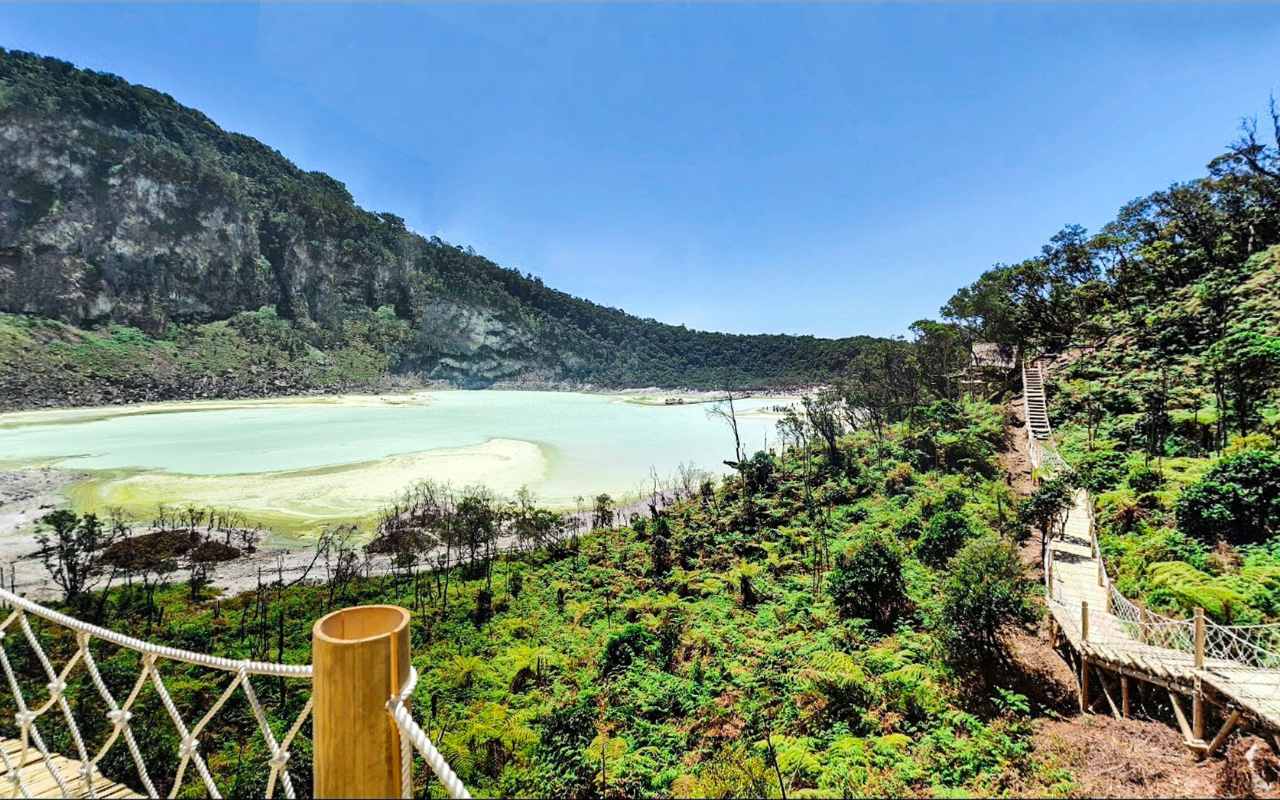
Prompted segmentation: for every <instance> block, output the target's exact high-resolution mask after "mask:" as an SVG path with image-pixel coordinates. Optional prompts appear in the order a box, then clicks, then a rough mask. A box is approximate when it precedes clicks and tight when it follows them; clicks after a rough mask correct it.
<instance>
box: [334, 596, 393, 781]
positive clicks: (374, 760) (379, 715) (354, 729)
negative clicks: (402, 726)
mask: <svg viewBox="0 0 1280 800" xmlns="http://www.w3.org/2000/svg"><path fill="white" fill-rule="evenodd" d="M311 657H312V663H313V665H314V666H313V669H314V673H313V677H312V683H313V688H312V699H313V701H314V704H315V706H314V709H313V711H312V726H313V749H314V760H315V764H314V792H315V796H316V797H399V796H400V779H401V774H400V731H399V729H398V728H397V727H396V724H395V721H394V720H393V719H392V718H391V714H390V712H389V711H388V710H387V701H388V700H390V699H391V697H392V695H394V694H399V693H400V691H401V690H402V688H403V687H404V685H405V683H406V682H407V681H408V680H409V666H410V664H409V658H410V653H409V612H408V611H407V610H405V609H403V608H400V607H399V606H358V607H356V608H344V609H342V610H340V611H335V612H333V613H332V614H328V615H326V616H324V617H322V618H320V619H319V620H317V621H316V624H315V626H314V627H313V628H312V631H311Z"/></svg>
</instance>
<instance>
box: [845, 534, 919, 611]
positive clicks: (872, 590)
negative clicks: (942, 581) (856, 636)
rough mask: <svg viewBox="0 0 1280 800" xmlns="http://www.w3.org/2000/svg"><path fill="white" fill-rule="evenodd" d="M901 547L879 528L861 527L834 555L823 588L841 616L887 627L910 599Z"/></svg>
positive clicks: (905, 608) (906, 605)
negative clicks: (833, 564)
mask: <svg viewBox="0 0 1280 800" xmlns="http://www.w3.org/2000/svg"><path fill="white" fill-rule="evenodd" d="M902 560H903V554H902V548H901V546H900V545H899V544H898V541H897V540H896V539H894V538H893V537H891V536H890V535H889V534H887V533H884V532H883V531H878V530H873V529H865V530H863V531H862V532H860V533H859V534H858V535H857V537H856V538H855V539H854V541H853V542H852V543H851V544H850V545H849V546H848V547H846V548H845V549H844V550H843V551H842V552H841V553H840V554H839V555H838V556H837V557H836V564H835V568H834V569H832V570H831V573H830V574H829V575H828V576H827V591H828V592H830V594H831V597H832V599H833V600H835V603H836V608H837V609H839V611H840V614H841V615H842V616H845V617H860V618H862V619H867V620H870V621H871V624H873V625H874V626H876V628H878V629H880V630H882V631H887V630H890V629H891V628H892V627H893V625H894V623H895V622H896V621H897V619H898V617H899V616H901V615H902V613H903V612H905V611H906V610H907V609H908V608H909V606H910V602H909V600H908V599H907V588H906V582H905V581H904V580H903V577H902Z"/></svg>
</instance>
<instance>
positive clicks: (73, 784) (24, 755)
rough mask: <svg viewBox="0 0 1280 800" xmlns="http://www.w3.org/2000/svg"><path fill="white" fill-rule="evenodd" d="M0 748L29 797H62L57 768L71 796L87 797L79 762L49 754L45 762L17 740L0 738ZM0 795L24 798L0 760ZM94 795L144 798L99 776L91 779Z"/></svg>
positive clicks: (111, 797) (113, 798) (87, 792)
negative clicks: (47, 761)
mask: <svg viewBox="0 0 1280 800" xmlns="http://www.w3.org/2000/svg"><path fill="white" fill-rule="evenodd" d="M0 750H3V751H4V754H5V756H6V757H8V759H9V762H10V763H11V764H13V765H14V766H15V767H16V768H17V770H18V774H19V775H20V776H21V778H22V785H23V787H24V788H25V790H26V793H27V794H28V795H29V796H31V797H63V796H64V795H63V793H62V789H60V788H59V787H58V782H57V781H56V780H54V777H53V773H52V772H51V771H50V770H51V769H56V770H57V771H58V773H59V775H61V777H62V781H63V783H64V784H66V786H67V789H68V790H69V791H70V795H67V796H70V797H88V796H89V787H88V786H86V785H85V781H84V776H83V775H81V774H80V762H79V761H76V760H73V759H70V758H66V757H64V756H61V755H58V754H56V753H54V754H50V759H49V763H48V764H46V763H45V761H44V757H43V756H42V755H40V751H39V750H37V749H36V748H35V747H33V746H29V747H28V748H27V749H26V751H25V752H23V749H22V743H21V742H20V741H18V740H16V739H0ZM0 794H2V795H3V796H5V797H23V796H24V795H23V793H22V792H20V791H19V790H18V787H17V786H16V785H14V784H13V783H11V775H10V773H9V771H8V769H6V768H5V765H4V760H3V759H0ZM93 794H94V797H101V798H106V799H107V800H115V798H124V797H143V796H144V795H140V794H138V793H137V792H135V791H133V790H132V789H130V788H129V787H127V786H124V785H121V784H119V783H115V782H113V781H109V780H107V779H106V778H104V777H102V776H101V775H98V776H95V777H94V779H93Z"/></svg>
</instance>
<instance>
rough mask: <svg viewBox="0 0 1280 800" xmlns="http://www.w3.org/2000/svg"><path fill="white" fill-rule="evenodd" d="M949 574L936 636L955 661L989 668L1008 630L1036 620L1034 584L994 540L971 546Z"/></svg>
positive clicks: (1006, 546)
mask: <svg viewBox="0 0 1280 800" xmlns="http://www.w3.org/2000/svg"><path fill="white" fill-rule="evenodd" d="M947 569H948V571H949V573H950V574H949V575H948V577H947V580H946V583H945V584H944V587H943V598H942V609H941V613H940V617H939V622H940V630H939V635H940V636H941V638H942V639H943V641H945V642H946V643H947V649H948V651H949V652H950V653H951V655H952V656H953V657H954V658H956V659H957V660H960V661H969V662H977V663H990V662H991V661H993V660H994V659H996V658H998V657H999V656H1000V654H1001V653H1002V650H1003V645H1002V642H1001V636H1002V634H1003V632H1004V630H1005V629H1006V628H1007V627H1008V626H1010V625H1015V624H1023V623H1027V622H1031V621H1033V620H1034V619H1035V618H1036V606H1035V604H1034V602H1033V600H1032V597H1033V595H1034V593H1035V587H1034V584H1033V583H1032V581H1031V580H1030V579H1029V578H1028V577H1027V572H1026V568H1025V567H1024V566H1023V564H1022V560H1021V559H1020V558H1019V557H1018V550H1017V548H1016V547H1015V546H1014V545H1013V544H1012V543H1011V542H1008V541H1005V540H1003V539H999V538H996V537H995V536H983V537H981V538H978V539H974V540H972V541H970V542H969V543H968V544H966V545H965V546H964V547H962V548H961V549H960V552H959V553H957V554H956V556H955V558H953V559H951V562H950V563H949V564H948V565H947Z"/></svg>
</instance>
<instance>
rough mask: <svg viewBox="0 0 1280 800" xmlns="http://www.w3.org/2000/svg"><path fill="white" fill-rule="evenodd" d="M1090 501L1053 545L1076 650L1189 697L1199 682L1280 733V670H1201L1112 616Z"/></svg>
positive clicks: (1080, 503)
mask: <svg viewBox="0 0 1280 800" xmlns="http://www.w3.org/2000/svg"><path fill="white" fill-rule="evenodd" d="M1088 502H1089V501H1088V496H1087V495H1086V494H1085V493H1084V492H1083V491H1082V492H1079V493H1078V494H1077V495H1076V501H1075V506H1074V507H1073V508H1072V510H1071V512H1070V514H1069V516H1068V517H1067V524H1066V528H1065V531H1064V534H1063V536H1062V537H1060V538H1057V539H1055V540H1054V541H1053V542H1051V543H1050V547H1051V548H1052V551H1053V552H1052V555H1053V570H1052V572H1053V581H1054V594H1055V596H1056V597H1057V599H1058V600H1060V601H1061V605H1057V604H1053V603H1051V604H1050V608H1051V609H1052V611H1053V614H1054V617H1055V619H1056V620H1057V623H1058V626H1059V628H1060V629H1061V630H1062V632H1063V633H1064V634H1065V635H1066V637H1067V639H1068V640H1069V641H1070V643H1071V645H1072V647H1074V648H1075V649H1076V651H1077V652H1080V653H1082V654H1084V655H1086V656H1088V657H1089V658H1090V659H1091V660H1093V661H1097V662H1100V663H1102V664H1104V665H1106V666H1110V667H1112V668H1114V669H1118V670H1119V671H1122V672H1129V673H1131V674H1133V675H1134V676H1135V677H1146V678H1149V679H1151V680H1152V682H1154V683H1158V684H1161V685H1166V686H1169V687H1170V688H1175V689H1179V688H1180V689H1182V690H1184V691H1187V692H1190V691H1191V690H1193V689H1194V687H1195V683H1196V679H1197V678H1199V679H1200V681H1201V682H1202V684H1203V685H1205V686H1207V687H1209V688H1211V689H1212V690H1213V691H1215V692H1217V693H1218V694H1220V695H1221V696H1222V697H1223V698H1224V699H1225V700H1226V701H1227V702H1228V703H1230V704H1232V705H1234V706H1237V707H1239V708H1240V709H1241V710H1242V711H1244V712H1246V713H1248V714H1249V715H1250V716H1251V717H1253V718H1254V719H1256V720H1257V721H1258V722H1260V723H1262V724H1264V725H1265V726H1267V727H1268V728H1270V729H1271V730H1273V731H1280V670H1275V669H1255V668H1251V667H1247V666H1244V665H1241V664H1239V663H1235V662H1232V661H1225V660H1221V659H1214V658H1207V659H1206V660H1205V662H1204V669H1202V670H1197V669H1196V667H1195V658H1194V656H1193V654H1192V652H1191V651H1190V650H1189V649H1188V650H1186V651H1183V650H1180V649H1171V648H1169V647H1158V646H1155V645H1153V644H1148V643H1144V642H1140V641H1136V640H1135V639H1134V638H1133V636H1132V635H1131V633H1130V630H1131V626H1126V625H1125V624H1124V622H1123V621H1122V620H1121V619H1119V618H1118V617H1116V616H1115V615H1114V614H1112V613H1111V611H1110V609H1109V608H1108V605H1107V595H1108V591H1107V589H1105V588H1104V587H1103V586H1101V585H1099V582H1098V560H1097V559H1096V558H1095V557H1094V555H1093V548H1092V547H1091V545H1090V541H1091V538H1090V530H1089V517H1088V510H1087V508H1088V507H1087V505H1086V504H1087V503H1088ZM1081 601H1085V602H1087V603H1088V604H1089V638H1088V641H1081V636H1080V616H1081V615H1080V607H1081Z"/></svg>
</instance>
